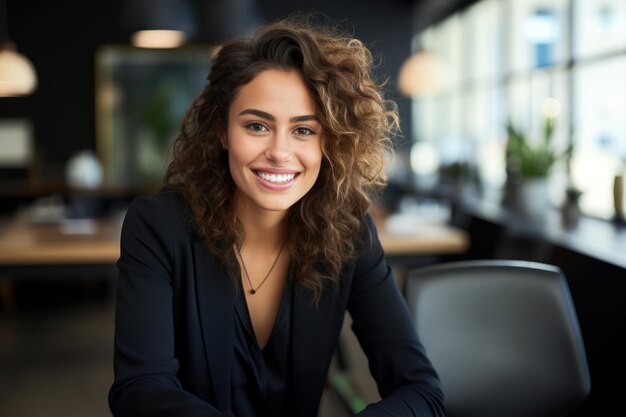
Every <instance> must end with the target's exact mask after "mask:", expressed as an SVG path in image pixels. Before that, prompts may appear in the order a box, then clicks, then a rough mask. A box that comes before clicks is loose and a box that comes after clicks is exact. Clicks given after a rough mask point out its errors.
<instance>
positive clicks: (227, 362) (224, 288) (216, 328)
mask: <svg viewBox="0 0 626 417" xmlns="http://www.w3.org/2000/svg"><path fill="white" fill-rule="evenodd" d="M212 259H213V258H212V256H211V255H210V254H209V253H208V251H207V250H206V249H205V247H204V246H203V244H202V243H201V242H194V262H195V267H196V271H195V272H196V274H195V278H196V288H197V289H198V291H197V303H198V309H199V311H200V324H201V327H202V338H203V340H204V349H205V352H206V359H207V362H208V367H209V372H210V379H211V385H212V386H213V390H214V394H215V401H216V405H217V407H218V408H219V409H220V410H230V406H231V404H230V398H231V392H230V383H231V377H230V375H231V374H230V373H231V368H232V359H233V357H232V356H233V343H234V322H233V311H234V295H235V288H234V286H233V283H232V280H231V279H230V277H229V276H228V273H227V272H226V271H225V270H224V269H223V268H222V267H221V266H220V265H218V264H217V263H216V262H214V261H213V260H212Z"/></svg>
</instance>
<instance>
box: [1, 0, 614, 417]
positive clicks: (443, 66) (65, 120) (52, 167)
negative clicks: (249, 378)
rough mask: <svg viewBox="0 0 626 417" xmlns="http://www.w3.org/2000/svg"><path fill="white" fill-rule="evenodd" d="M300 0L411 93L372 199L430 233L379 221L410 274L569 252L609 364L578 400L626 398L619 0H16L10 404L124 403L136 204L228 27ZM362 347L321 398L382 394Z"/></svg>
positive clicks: (385, 215)
mask: <svg viewBox="0 0 626 417" xmlns="http://www.w3.org/2000/svg"><path fill="white" fill-rule="evenodd" d="M296 11H303V12H314V13H316V15H315V16H316V17H315V18H316V19H318V20H319V21H320V22H322V23H324V22H325V21H326V20H325V19H326V18H325V17H323V16H327V18H329V19H330V20H331V21H335V22H337V23H338V24H339V25H340V27H341V28H343V29H344V30H346V31H348V32H350V33H352V34H353V35H354V37H356V38H359V39H360V40H362V41H363V42H364V43H366V44H367V45H368V46H369V47H370V48H371V49H372V51H373V52H374V55H375V57H376V62H377V65H376V67H375V70H374V71H375V76H376V78H377V79H378V80H379V81H384V80H387V82H388V84H387V87H386V94H387V96H388V97H389V98H391V99H393V100H395V101H396V102H397V104H398V109H399V113H400V117H401V128H402V133H401V134H400V135H399V136H398V137H397V138H395V148H396V155H395V158H394V159H393V162H392V163H391V164H390V166H389V171H388V174H389V178H390V185H389V187H388V188H387V190H386V191H385V193H384V194H383V195H382V196H381V197H380V201H378V202H377V207H376V210H377V218H379V227H381V230H383V233H387V232H388V234H389V236H390V237H393V236H396V237H397V235H400V240H401V241H402V242H403V244H404V243H406V242H408V241H411V242H412V243H416V242H426V243H425V244H426V245H429V246H427V249H424V246H420V245H422V243H419V244H416V245H414V246H411V247H410V248H409V249H401V250H399V251H398V250H397V248H396V246H393V245H392V244H391V243H389V244H388V245H386V244H385V242H383V245H384V246H385V249H386V251H387V253H388V255H389V257H390V261H391V262H392V264H393V265H394V268H395V269H396V270H397V275H398V277H399V279H400V280H401V279H402V276H403V275H404V274H405V273H406V271H408V270H410V269H411V268H414V267H416V266H421V265H424V264H430V263H435V262H441V261H446V260H457V259H489V258H513V259H523V260H535V261H541V262H547V263H552V264H555V265H558V266H560V267H561V268H562V269H563V271H564V272H565V275H566V276H567V278H568V283H569V285H570V289H571V291H572V296H573V299H574V304H575V306H576V310H577V314H578V318H579V321H580V325H581V329H582V333H583V338H584V342H585V347H586V350H587V356H588V360H589V365H590V369H591V377H592V395H591V397H590V398H589V400H588V401H587V403H586V404H585V405H584V407H583V409H582V410H580V411H579V414H577V415H580V416H599V415H602V416H613V415H617V416H623V415H626V405H625V404H623V401H622V400H621V399H620V398H621V395H620V393H621V392H622V391H623V389H624V388H625V385H624V383H623V382H622V381H623V375H624V371H626V366H625V363H624V362H625V359H624V357H623V352H624V351H626V336H625V333H626V332H625V331H624V329H626V307H624V306H625V305H626V303H624V302H623V301H624V299H625V298H626V272H625V270H626V255H624V254H626V227H625V226H624V217H625V215H626V209H625V208H624V207H625V205H624V202H625V197H624V188H625V186H624V174H625V173H626V98H625V97H626V2H624V1H623V0H481V1H470V0H385V1H383V0H362V1H355V0H350V1H348V0H346V1H336V0H335V1H332V0H318V1H313V0H300V1H293V0H292V1H286V0H266V1H261V0H213V1H209V0H179V1H174V0H158V1H147V0H127V1H122V0H107V1H96V0H91V1H88V0H83V1H78V0H68V1H64V2H46V1H40V0H33V1H17V0H0V295H1V297H0V415H1V416H9V417H18V416H40V415H41V416H54V415H59V416H60V415H63V416H71V415H77V416H78V415H80V416H105V415H109V412H108V408H107V405H106V394H107V391H108V387H109V385H110V383H111V382H112V363H111V361H112V359H111V358H112V337H113V302H114V288H115V274H116V270H115V265H114V263H115V260H116V259H117V256H118V255H119V229H120V225H121V221H122V219H123V216H124V211H125V209H126V207H127V206H128V204H129V202H130V201H131V200H132V199H133V198H134V197H136V196H138V195H142V194H149V193H152V192H154V191H156V190H158V189H159V186H160V181H161V178H162V176H163V173H164V169H165V166H166V164H167V150H168V148H169V146H170V144H171V142H172V140H173V139H174V137H175V136H176V133H177V129H178V128H179V125H180V120H181V117H182V115H183V113H184V112H185V110H186V108H187V107H188V106H189V104H190V103H191V101H192V100H193V98H194V97H195V96H196V95H197V94H198V93H199V91H200V90H201V89H202V87H203V86H204V84H205V82H206V76H207V74H208V72H209V70H210V67H211V57H212V55H213V54H214V52H215V50H216V48H217V47H218V46H219V44H220V42H221V41H223V40H225V39H229V38H232V37H234V36H241V35H245V34H246V33H249V32H250V31H251V30H252V29H254V28H255V27H256V26H258V25H259V24H262V23H265V22H269V21H272V20H275V19H277V18H280V17H284V16H286V15H288V14H290V13H293V12H296ZM437 227H438V228H437ZM407 229H411V230H414V231H415V233H414V234H413V235H409V234H407V233H406V230H407ZM448 236H451V237H452V238H453V240H452V242H451V245H452V246H445V247H444V246H442V245H440V244H439V241H438V240H437V239H443V238H446V237H448ZM411 239H413V240H411ZM454 239H457V240H454ZM459 239H460V240H459ZM411 242H409V244H410V243H411ZM459 242H460V243H459ZM444 243H446V242H444ZM446 244H447V243H446ZM438 245H439V246H438ZM455 245H456V246H455ZM346 338H347V342H346V344H348V345H350V346H349V347H348V348H346V349H345V351H344V352H343V354H342V355H341V356H349V357H358V355H359V353H358V352H356V350H355V349H354V346H352V345H354V341H353V340H349V336H346ZM339 359H340V360H338V364H336V366H337V367H338V368H344V367H346V364H345V362H346V360H347V359H346V358H345V357H342V358H339ZM348 359H349V358H348ZM348 361H349V360H348ZM353 362H354V363H353V365H352V367H351V369H350V370H349V372H348V376H349V378H352V380H353V382H354V384H352V387H351V388H350V389H348V390H343V389H336V390H335V391H336V392H334V393H330V394H328V396H326V397H325V398H327V400H325V401H326V402H325V403H324V404H325V405H324V407H323V413H326V414H325V415H334V416H340V415H343V414H341V413H346V415H349V413H350V411H351V410H352V411H353V410H354V399H355V398H361V399H364V400H365V401H368V400H371V399H372V398H375V397H376V395H377V394H376V392H375V389H374V388H372V384H371V381H370V382H363V381H364V380H365V379H367V377H366V376H364V374H366V373H367V369H366V365H364V363H363V358H360V359H353ZM339 385H341V381H340V382H339ZM361 385H362V386H361Z"/></svg>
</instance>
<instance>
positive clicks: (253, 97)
mask: <svg viewBox="0 0 626 417" xmlns="http://www.w3.org/2000/svg"><path fill="white" fill-rule="evenodd" d="M246 108H256V109H259V110H263V111H266V112H269V113H272V114H274V113H278V114H289V115H291V116H299V115H303V114H315V113H316V111H315V102H314V100H313V96H312V95H311V92H310V91H309V89H308V88H307V86H306V84H305V82H304V79H303V78H302V75H301V74H300V73H299V72H298V71H295V70H279V69H268V70H265V71H262V72H260V73H259V74H257V75H256V76H255V77H254V78H253V79H252V80H251V81H250V82H249V83H247V84H244V85H243V86H242V87H241V88H240V89H239V91H238V92H237V94H236V95H235V97H234V99H233V101H232V103H231V105H230V112H233V111H237V110H239V111H241V110H243V109H246Z"/></svg>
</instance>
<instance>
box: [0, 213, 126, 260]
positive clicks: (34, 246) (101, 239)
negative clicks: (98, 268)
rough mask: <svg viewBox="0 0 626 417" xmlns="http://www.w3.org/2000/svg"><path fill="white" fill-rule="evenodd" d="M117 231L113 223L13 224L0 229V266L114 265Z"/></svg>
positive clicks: (117, 244) (116, 224)
mask: <svg viewBox="0 0 626 417" xmlns="http://www.w3.org/2000/svg"><path fill="white" fill-rule="evenodd" d="M120 231H121V224H120V223H119V221H114V220H97V221H96V220H77V221H69V222H62V223H50V224H31V223H28V222H26V221H13V222H10V223H8V224H6V225H5V226H4V228H2V229H1V230H0V267H2V266H35V265H43V266H46V265H78V264H81V265H82V264H84V265H89V264H105V263H115V262H116V261H117V259H118V258H119V256H120Z"/></svg>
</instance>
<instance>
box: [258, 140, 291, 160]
mask: <svg viewBox="0 0 626 417" xmlns="http://www.w3.org/2000/svg"><path fill="white" fill-rule="evenodd" d="M265 157H266V158H267V159H268V160H269V161H271V162H272V163H274V164H284V163H286V162H289V161H291V158H292V157H293V149H291V145H290V143H289V138H288V137H287V134H284V133H276V134H275V135H273V136H272V138H271V140H270V142H269V143H268V146H267V149H266V150H265Z"/></svg>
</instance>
